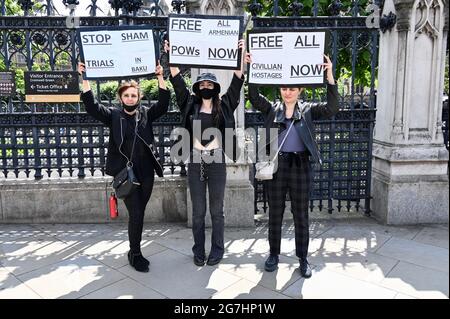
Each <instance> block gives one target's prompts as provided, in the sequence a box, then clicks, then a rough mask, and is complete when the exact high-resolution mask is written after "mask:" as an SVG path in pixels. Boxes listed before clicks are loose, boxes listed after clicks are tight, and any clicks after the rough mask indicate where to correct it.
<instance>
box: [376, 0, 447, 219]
mask: <svg viewBox="0 0 450 319" xmlns="http://www.w3.org/2000/svg"><path fill="white" fill-rule="evenodd" d="M390 11H392V12H393V13H395V14H396V15H397V24H396V25H395V27H394V28H392V29H391V30H390V31H389V30H388V31H386V32H385V33H381V36H380V51H379V73H378V76H379V78H378V79H379V87H378V97H377V117H376V125H375V133H374V134H375V136H374V144H373V175H372V176H373V178H372V193H373V205H372V207H373V215H374V216H375V218H377V219H379V220H381V221H383V222H384V223H387V224H416V223H437V222H448V215H449V203H448V200H449V184H448V158H449V157H448V152H447V150H446V148H445V147H444V144H443V135H442V119H441V111H442V93H443V82H444V62H445V61H444V60H445V51H446V44H447V33H448V0H386V1H385V4H384V8H383V14H386V15H387V14H388V13H389V12H390Z"/></svg>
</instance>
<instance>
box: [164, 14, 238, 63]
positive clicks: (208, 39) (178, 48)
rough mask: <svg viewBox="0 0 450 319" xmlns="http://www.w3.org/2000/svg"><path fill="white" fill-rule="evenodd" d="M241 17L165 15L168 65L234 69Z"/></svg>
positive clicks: (236, 59)
mask: <svg viewBox="0 0 450 319" xmlns="http://www.w3.org/2000/svg"><path fill="white" fill-rule="evenodd" d="M242 23H243V19H242V17H228V16H224V17H219V16H200V15H195V16H186V15H173V16H169V26H168V29H169V42H170V52H169V61H170V65H185V66H186V65H187V66H194V67H205V68H223V69H238V68H239V66H240V61H241V56H240V54H239V53H240V51H239V49H238V41H239V39H240V36H241V29H242Z"/></svg>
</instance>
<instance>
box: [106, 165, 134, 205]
mask: <svg viewBox="0 0 450 319" xmlns="http://www.w3.org/2000/svg"><path fill="white" fill-rule="evenodd" d="M139 185H141V184H140V183H139V181H138V180H137V178H136V175H134V172H133V165H129V163H127V166H126V167H125V168H124V169H122V170H121V171H120V172H119V173H118V174H117V175H116V176H114V179H113V183H112V187H113V188H114V191H115V193H116V196H117V198H120V199H124V198H126V197H128V196H129V195H131V194H132V193H133V192H134V191H135V190H136V188H138V187H139Z"/></svg>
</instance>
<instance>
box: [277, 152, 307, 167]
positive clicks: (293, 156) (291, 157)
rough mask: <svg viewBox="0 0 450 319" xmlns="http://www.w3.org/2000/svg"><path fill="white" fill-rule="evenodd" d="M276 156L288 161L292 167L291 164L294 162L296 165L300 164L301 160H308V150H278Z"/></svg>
mask: <svg viewBox="0 0 450 319" xmlns="http://www.w3.org/2000/svg"><path fill="white" fill-rule="evenodd" d="M278 157H279V158H281V159H283V160H287V161H289V167H292V164H293V163H294V162H295V164H296V165H297V167H300V166H301V161H302V160H309V152H308V151H301V152H278Z"/></svg>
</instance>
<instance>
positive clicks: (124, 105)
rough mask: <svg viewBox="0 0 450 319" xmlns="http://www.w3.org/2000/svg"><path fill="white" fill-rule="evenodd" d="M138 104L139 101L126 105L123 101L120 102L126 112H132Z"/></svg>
mask: <svg viewBox="0 0 450 319" xmlns="http://www.w3.org/2000/svg"><path fill="white" fill-rule="evenodd" d="M139 104H140V103H136V104H134V105H126V104H125V103H122V107H123V108H124V110H125V111H127V112H133V111H134V110H136V109H137V108H138V107H139Z"/></svg>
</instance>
